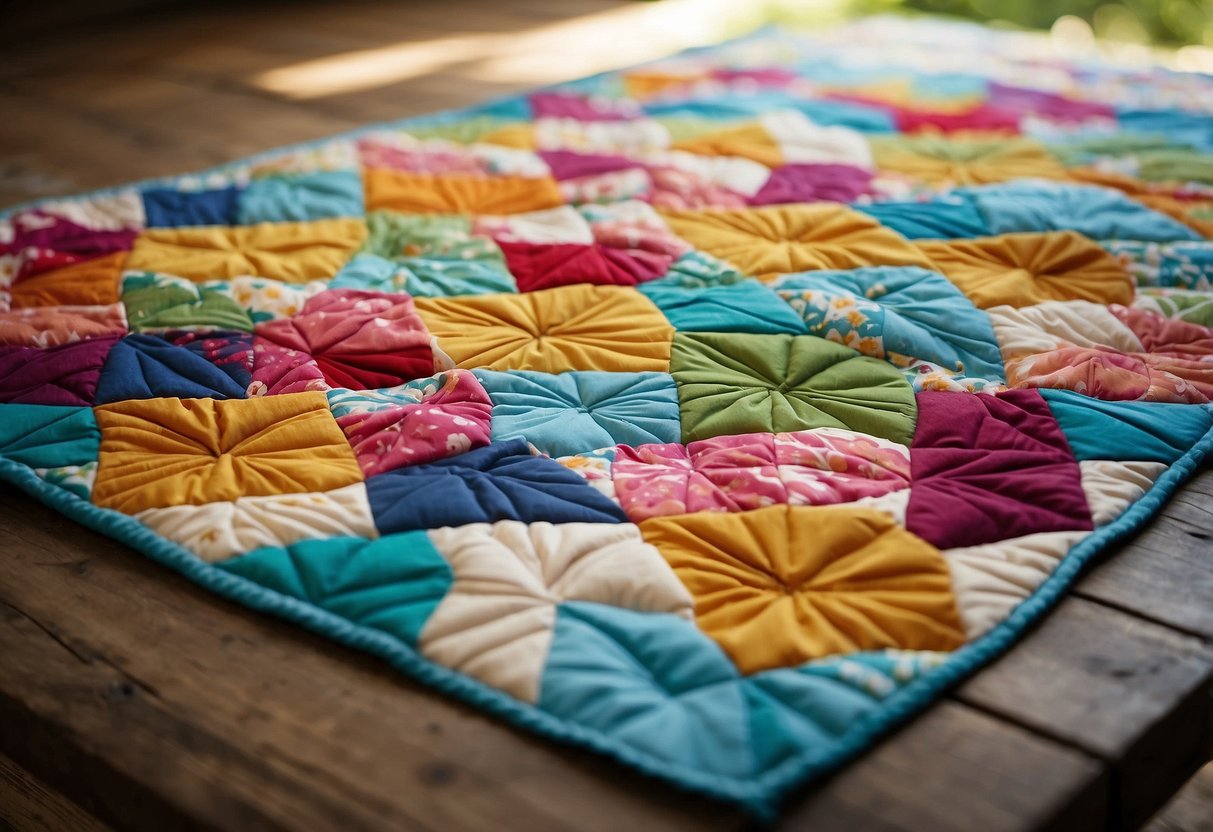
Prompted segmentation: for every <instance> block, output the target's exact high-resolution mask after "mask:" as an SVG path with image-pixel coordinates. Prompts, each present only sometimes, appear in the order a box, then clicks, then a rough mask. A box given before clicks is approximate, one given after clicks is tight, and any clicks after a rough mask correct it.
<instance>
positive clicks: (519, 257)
mask: <svg viewBox="0 0 1213 832" xmlns="http://www.w3.org/2000/svg"><path fill="white" fill-rule="evenodd" d="M498 245H499V246H500V247H501V251H502V253H503V254H505V262H506V265H507V266H508V267H509V270H510V273H511V274H513V275H514V279H515V280H516V281H517V283H518V291H520V292H534V291H536V290H538V289H553V288H555V287H557V286H569V285H571V284H574V283H592V284H595V285H598V286H635V285H636V284H638V283H644V282H645V281H648V280H655V279H656V278H659V277H661V276H662V275H664V274H665V273H666V272H667V271H669V268H670V264H671V263H673V262H674V258H672V257H670V256H669V255H668V254H657V253H655V252H651V251H640V250H638V249H626V250H625V249H619V248H608V247H606V246H601V245H597V244H595V245H576V244H572V243H569V244H557V245H545V244H540V243H506V242H502V243H498Z"/></svg>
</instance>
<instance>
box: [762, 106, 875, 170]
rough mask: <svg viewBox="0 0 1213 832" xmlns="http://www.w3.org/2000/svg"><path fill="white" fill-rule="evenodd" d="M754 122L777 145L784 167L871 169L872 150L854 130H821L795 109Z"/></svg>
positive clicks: (843, 128)
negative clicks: (825, 166) (837, 166)
mask: <svg viewBox="0 0 1213 832" xmlns="http://www.w3.org/2000/svg"><path fill="white" fill-rule="evenodd" d="M758 123H759V124H761V125H762V127H763V129H764V130H766V131H767V133H769V134H770V135H771V138H773V139H774V140H775V143H776V144H778V145H779V151H780V153H782V154H783V161H784V164H797V163H806V164H822V163H837V164H844V165H856V166H858V167H861V168H870V167H872V147H871V145H869V144H868V140H867V138H865V137H864V135H863V133H860V132H859V131H858V130H852V129H851V128H849V127H840V126H832V127H823V126H821V125H820V124H817V123H816V122H814V121H812V120H811V119H809V117H808V116H806V115H805V114H804V113H802V112H800V111H799V110H774V111H772V112H769V113H764V114H763V115H762V116H761V117H760V118H759V119H758Z"/></svg>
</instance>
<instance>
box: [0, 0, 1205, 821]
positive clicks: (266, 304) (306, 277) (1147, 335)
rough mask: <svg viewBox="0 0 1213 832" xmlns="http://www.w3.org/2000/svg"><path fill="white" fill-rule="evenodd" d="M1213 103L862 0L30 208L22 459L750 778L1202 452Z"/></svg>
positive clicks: (1182, 83) (333, 629) (458, 668)
mask: <svg viewBox="0 0 1213 832" xmlns="http://www.w3.org/2000/svg"><path fill="white" fill-rule="evenodd" d="M1211 111H1213V80H1211V79H1210V78H1208V77H1203V76H1199V75H1194V74H1178V73H1172V72H1169V71H1165V70H1162V69H1158V68H1155V67H1149V66H1137V67H1120V66H1115V65H1112V64H1109V63H1107V62H1104V61H1101V60H1099V59H1096V58H1091V57H1088V58H1072V57H1071V58H1066V57H1064V56H1059V55H1058V54H1056V53H1055V52H1053V51H1051V50H1050V49H1049V48H1048V47H1047V45H1042V44H1041V43H1040V42H1039V41H1036V40H1033V39H1031V38H1027V37H1024V36H1019V35H1014V34H1007V33H1002V34H996V33H993V32H990V31H987V30H984V29H980V28H977V27H973V26H961V25H954V24H948V25H945V24H940V23H914V24H910V23H906V22H891V21H887V20H875V21H868V22H862V23H858V24H855V25H852V26H850V27H848V28H845V29H843V30H841V31H839V32H836V33H834V34H831V35H823V36H818V37H808V36H801V35H792V34H788V33H784V32H779V31H764V32H761V33H758V34H756V35H754V36H751V37H748V38H744V39H742V40H739V41H736V42H732V43H729V44H726V45H723V46H720V47H716V48H712V49H707V50H698V51H692V52H690V53H685V54H683V55H680V56H677V57H675V58H672V59H669V60H666V61H661V62H658V63H656V64H653V65H648V66H643V67H640V68H635V69H630V70H624V71H620V72H613V73H608V74H605V75H601V76H597V77H594V78H590V79H587V80H584V81H578V82H573V83H569V84H563V85H559V86H556V87H552V88H548V89H544V90H540V91H537V92H534V93H531V94H526V95H519V96H515V97H510V98H506V99H501V100H498V101H494V102H491V103H489V104H486V105H483V106H479V107H475V108H472V109H470V110H464V111H459V112H455V113H446V114H442V115H438V116H433V117H426V118H420V119H413V120H409V121H405V122H400V123H396V124H390V125H380V126H377V127H373V128H368V129H365V130H362V131H359V132H357V133H354V134H351V135H347V136H343V137H338V138H335V139H332V140H326V141H323V142H319V143H315V144H311V145H307V146H300V147H294V148H287V149H285V150H282V151H276V152H272V153H269V154H264V155H262V156H259V157H256V158H254V159H250V160H246V161H243V162H237V163H234V164H231V165H227V166H225V167H222V168H219V169H216V170H212V171H208V172H205V173H200V174H194V175H187V176H181V177H175V178H171V179H168V180H162V181H157V182H152V183H142V184H139V185H133V186H129V187H124V188H118V189H113V190H110V191H106V192H101V193H96V194H91V195H87V196H83V197H79V198H72V199H54V200H49V201H44V202H41V203H37V204H32V205H29V206H24V207H21V208H19V209H15V210H12V211H10V212H8V213H7V214H6V215H5V217H4V219H3V220H2V221H0V277H2V279H0V285H2V287H3V292H2V296H0V297H2V305H0V403H2V404H0V474H2V475H3V477H4V478H5V479H7V480H8V481H9V482H11V483H14V484H16V485H18V486H20V487H22V488H24V489H26V490H28V491H29V492H31V493H33V494H35V495H36V496H37V497H39V498H40V499H42V500H44V501H45V502H47V503H49V504H50V505H52V506H54V507H56V508H58V509H59V510H60V511H61V512H63V513H64V514H67V515H69V516H71V517H74V518H76V519H78V520H80V521H81V522H84V523H87V524H88V525H91V526H93V527H94V528H98V529H101V530H103V531H105V532H106V533H108V534H111V535H113V536H115V537H117V538H119V539H122V540H124V541H126V542H128V543H130V544H131V545H132V546H135V547H136V548H138V549H140V550H141V551H143V552H145V553H147V554H148V555H150V556H152V557H154V558H156V559H158V560H160V561H161V562H163V563H165V564H167V565H169V566H171V567H173V568H175V569H178V570H180V571H182V572H184V573H185V574H187V575H189V576H190V577H192V578H193V579H194V580H196V581H198V582H200V583H202V584H203V585H205V586H207V587H209V588H211V589H213V590H214V591H216V592H219V593H222V594H224V595H226V596H227V597H230V598H233V599H235V600H238V601H240V602H242V603H244V604H247V605H249V606H251V607H254V608H256V609H260V610H264V611H269V612H272V613H275V614H278V615H281V616H285V617H287V618H290V619H292V620H294V621H297V622H299V623H300V624H303V625H305V626H307V627H310V628H312V629H315V630H317V631H319V632H322V633H325V634H327V635H329V636H331V637H333V638H335V639H338V640H340V641H342V642H345V643H347V644H350V645H352V646H354V647H357V648H360V649H363V650H368V651H371V652H373V653H375V654H377V655H379V656H381V657H383V658H384V659H386V660H387V661H389V662H391V663H392V664H394V665H395V666H396V667H398V668H399V669H401V670H402V671H404V672H407V673H409V674H412V675H413V676H415V677H418V678H420V679H422V680H424V681H426V682H428V683H430V684H432V685H434V686H436V687H438V688H440V689H442V690H444V691H446V692H448V693H450V694H452V695H456V696H459V697H462V698H464V699H465V700H468V701H471V702H473V703H475V704H477V705H479V706H480V707H483V708H485V709H488V710H490V711H492V712H494V713H496V714H498V715H500V716H502V717H503V718H506V719H509V720H511V721H513V722H515V723H517V724H519V725H523V726H526V727H529V728H531V729H533V730H535V731H538V732H540V733H542V734H545V735H547V736H549V737H555V738H559V739H562V740H566V741H569V742H573V743H577V744H580V745H583V746H588V747H590V748H593V749H596V750H598V751H600V752H602V753H605V754H608V755H611V756H613V757H615V758H617V759H619V760H621V761H623V762H625V763H628V764H630V765H632V766H634V767H636V768H639V769H641V770H643V771H645V772H648V773H650V774H654V775H657V776H661V777H664V778H667V779H668V780H670V781H672V782H673V783H676V784H679V785H681V786H683V787H686V788H691V789H697V790H700V791H703V792H707V793H709V794H713V795H716V796H719V797H722V798H726V799H730V800H734V801H738V802H741V803H743V804H745V805H747V806H749V807H750V808H752V809H753V810H754V811H756V812H759V813H762V814H766V815H768V816H769V815H770V814H771V813H772V812H773V811H774V810H775V807H776V806H777V805H778V801H779V799H780V798H781V796H783V795H784V794H786V793H787V792H788V791H789V790H790V789H792V788H793V787H795V786H797V785H798V784H800V783H802V782H804V781H805V780H807V779H808V778H810V777H811V776H814V775H817V774H820V773H823V772H826V771H828V770H830V769H832V768H834V767H836V766H837V765H839V764H840V763H841V762H842V761H844V760H846V759H847V758H849V757H850V756H853V755H854V754H855V753H857V752H858V751H860V750H862V749H863V748H864V747H865V746H867V745H868V744H870V743H871V742H872V741H873V739H874V738H875V737H876V736H878V735H879V734H880V733H881V732H882V731H884V730H886V729H887V728H888V727H889V726H891V725H892V724H894V723H895V722H897V721H899V720H901V719H904V718H905V717H906V716H907V715H908V714H910V713H912V712H913V711H914V710H916V709H919V708H921V707H923V706H924V705H925V704H927V703H928V702H929V701H930V700H931V699H932V698H933V697H934V696H935V695H936V694H937V693H938V692H939V691H940V690H941V689H942V688H943V687H945V686H946V685H948V684H949V683H951V682H953V681H955V680H956V679H958V678H959V677H960V676H961V675H963V674H965V673H968V672H970V671H972V670H973V669H975V668H976V667H978V666H979V665H980V664H981V663H982V662H984V661H986V660H987V659H989V658H990V657H991V656H993V655H994V654H995V653H996V652H998V651H999V650H1001V649H1003V648H1004V647H1005V646H1006V645H1007V644H1008V643H1009V642H1010V640H1011V639H1013V638H1014V637H1015V635H1016V634H1017V633H1018V632H1020V631H1021V630H1022V629H1023V628H1024V626H1025V625H1026V624H1027V623H1028V622H1029V621H1030V620H1032V619H1033V618H1035V617H1037V616H1039V615H1040V614H1041V613H1042V612H1043V611H1044V609H1045V607H1046V606H1047V605H1048V604H1049V603H1050V602H1051V601H1052V600H1053V599H1055V598H1056V597H1057V595H1058V593H1059V592H1060V591H1061V590H1062V589H1063V588H1064V585H1065V583H1066V582H1067V581H1068V580H1070V579H1071V578H1072V577H1073V576H1074V574H1075V572H1076V571H1077V569H1078V567H1079V566H1080V565H1081V564H1082V563H1083V562H1084V561H1085V560H1087V559H1089V558H1090V557H1091V556H1093V555H1095V554H1096V553H1098V552H1099V551H1100V550H1102V549H1105V548H1107V546H1108V545H1110V544H1111V543H1112V542H1113V541H1114V540H1115V539H1116V538H1117V537H1119V536H1123V535H1124V534H1125V533H1127V532H1129V531H1131V530H1133V529H1134V528H1137V527H1138V526H1140V525H1141V524H1142V523H1144V522H1145V521H1146V520H1147V519H1148V518H1149V516H1150V515H1151V514H1152V513H1154V512H1155V511H1156V510H1157V509H1158V508H1159V506H1160V505H1161V504H1162V502H1163V501H1164V500H1165V499H1166V497H1167V496H1168V495H1169V494H1170V493H1171V492H1172V491H1174V489H1175V488H1176V487H1177V486H1178V485H1179V484H1180V482H1181V481H1182V479H1183V478H1184V477H1185V476H1186V475H1187V474H1188V473H1190V472H1191V470H1193V469H1194V467H1195V466H1196V465H1197V464H1199V462H1200V460H1201V459H1202V458H1203V456H1204V455H1205V454H1206V452H1207V451H1208V449H1209V447H1210V444H1211V442H1213V440H1211V439H1210V428H1211V427H1213V410H1211V406H1210V403H1209V402H1210V398H1213V329H1211V328H1210V327H1213V286H1211V283H1213V242H1210V241H1209V240H1208V239H1207V238H1208V237H1209V236H1210V235H1213V115H1211ZM64 600H65V603H67V602H68V599H64Z"/></svg>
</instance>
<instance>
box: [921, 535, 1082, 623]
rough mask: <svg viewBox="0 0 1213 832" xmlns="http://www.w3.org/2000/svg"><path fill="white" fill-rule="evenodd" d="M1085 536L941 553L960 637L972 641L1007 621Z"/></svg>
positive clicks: (1032, 537) (1042, 537)
mask: <svg viewBox="0 0 1213 832" xmlns="http://www.w3.org/2000/svg"><path fill="white" fill-rule="evenodd" d="M1087 534H1088V532H1042V533H1040V534H1030V535H1027V536H1025V537H1017V538H1013V539H1011V540H1000V541H998V542H997V543H987V544H984V545H982V546H968V547H965V548H963V549H947V550H945V551H944V552H943V556H944V559H945V560H947V562H948V566H949V568H950V569H951V571H952V594H953V595H955V597H956V608H957V609H958V610H959V612H960V620H961V623H962V624H963V625H964V628H965V636H966V637H967V638H968V639H969V640H970V641H972V640H973V639H975V638H977V637H978V636H980V635H983V634H984V633H986V632H987V631H988V630H990V629H991V628H992V627H994V626H995V625H996V624H999V623H1000V622H1001V621H1002V620H1003V619H1005V618H1006V617H1007V616H1008V615H1010V613H1011V610H1013V609H1014V608H1015V607H1017V606H1018V605H1019V604H1020V602H1022V601H1023V600H1024V599H1025V598H1027V597H1028V596H1029V595H1031V594H1032V593H1033V592H1035V591H1036V588H1037V587H1038V586H1040V584H1041V583H1042V582H1043V581H1044V579H1045V578H1047V577H1049V575H1051V574H1052V573H1053V570H1054V569H1056V568H1057V564H1058V563H1059V562H1060V561H1061V559H1062V558H1063V557H1065V554H1066V552H1068V551H1070V547H1072V546H1073V545H1074V544H1075V543H1077V542H1078V541H1079V540H1081V539H1082V538H1084V537H1085V536H1086V535H1087Z"/></svg>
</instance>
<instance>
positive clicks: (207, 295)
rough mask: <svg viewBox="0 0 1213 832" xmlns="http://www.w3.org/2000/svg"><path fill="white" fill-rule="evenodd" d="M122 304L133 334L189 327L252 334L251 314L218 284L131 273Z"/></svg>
mask: <svg viewBox="0 0 1213 832" xmlns="http://www.w3.org/2000/svg"><path fill="white" fill-rule="evenodd" d="M122 304H123V306H124V307H125V308H126V316H127V320H128V322H129V324H130V328H131V330H132V331H134V332H148V331H161V330H169V329H186V328H189V327H203V328H212V329H223V330H239V331H241V332H252V331H253V318H252V316H251V315H250V314H249V311H248V310H247V309H246V308H245V307H244V306H243V305H242V304H241V303H239V302H238V301H237V300H236V298H235V297H233V296H232V294H231V293H230V292H227V291H224V288H223V286H222V285H221V284H218V283H194V282H193V281H191V280H187V279H186V278H184V277H174V276H173V275H164V274H153V273H151V272H144V273H140V272H128V273H127V274H126V275H125V276H124V277H123V279H122Z"/></svg>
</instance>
